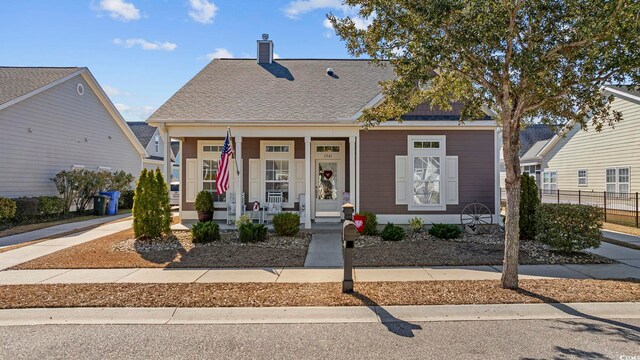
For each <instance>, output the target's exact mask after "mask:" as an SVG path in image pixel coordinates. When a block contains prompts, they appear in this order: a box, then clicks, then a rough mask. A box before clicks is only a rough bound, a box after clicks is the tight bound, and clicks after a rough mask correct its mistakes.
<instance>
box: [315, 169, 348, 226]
mask: <svg viewBox="0 0 640 360" xmlns="http://www.w3.org/2000/svg"><path fill="white" fill-rule="evenodd" d="M315 176H316V217H339V216H340V199H341V197H342V192H341V191H340V189H341V188H342V184H340V170H339V162H338V161H337V160H329V161H327V160H316V174H315Z"/></svg>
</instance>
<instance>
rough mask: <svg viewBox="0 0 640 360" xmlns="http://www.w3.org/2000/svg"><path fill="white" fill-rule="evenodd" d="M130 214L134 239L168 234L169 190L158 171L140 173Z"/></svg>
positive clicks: (169, 215) (169, 222) (169, 218)
mask: <svg viewBox="0 0 640 360" xmlns="http://www.w3.org/2000/svg"><path fill="white" fill-rule="evenodd" d="M132 213H133V232H134V233H135V236H136V238H139V239H144V238H157V237H159V236H161V235H162V234H168V233H169V232H170V224H171V206H170V205H169V190H168V188H167V183H165V181H164V178H163V176H162V172H160V170H158V169H156V171H155V173H154V172H153V171H147V169H143V170H142V172H141V173H140V177H139V178H138V184H137V186H136V191H135V195H134V200H133V211H132Z"/></svg>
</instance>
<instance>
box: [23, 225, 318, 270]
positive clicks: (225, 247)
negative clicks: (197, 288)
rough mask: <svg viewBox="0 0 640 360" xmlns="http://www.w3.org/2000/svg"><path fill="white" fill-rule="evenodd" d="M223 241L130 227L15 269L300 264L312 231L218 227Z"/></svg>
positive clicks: (282, 265) (187, 234)
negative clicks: (248, 237)
mask: <svg viewBox="0 0 640 360" xmlns="http://www.w3.org/2000/svg"><path fill="white" fill-rule="evenodd" d="M221 235H223V239H222V241H219V242H211V243H207V244H194V243H192V242H191V234H190V233H189V232H187V231H176V232H174V235H172V236H169V237H166V238H162V239H152V240H136V239H134V237H133V230H125V231H121V232H119V233H116V234H113V235H110V236H105V237H102V238H100V239H96V240H93V241H89V242H87V243H84V244H80V245H77V246H73V247H70V248H68V249H64V250H61V251H58V252H55V253H53V254H50V255H47V256H43V257H40V258H37V259H34V260H32V261H29V262H26V263H23V264H20V265H17V266H15V267H14V268H13V269H61V268H64V269H82V268H88V269H95V268H132V267H141V268H154V267H156V268H164V267H175V268H208V267H301V266H304V260H305V257H306V255H307V247H308V245H309V240H310V238H311V235H310V234H306V233H303V234H300V235H299V236H297V237H278V236H276V235H274V234H269V236H268V238H267V240H266V241H265V242H262V243H251V244H243V243H240V242H239V241H238V240H237V238H235V235H234V233H231V232H222V233H221Z"/></svg>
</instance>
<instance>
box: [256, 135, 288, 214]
mask: <svg viewBox="0 0 640 360" xmlns="http://www.w3.org/2000/svg"><path fill="white" fill-rule="evenodd" d="M270 145H288V146H289V152H267V151H266V147H267V146H270ZM267 160H288V161H289V178H288V180H287V182H288V183H289V186H288V189H289V199H288V201H287V202H286V203H282V207H283V208H292V207H293V206H294V202H295V199H294V196H295V187H294V185H295V183H294V181H293V179H292V176H293V175H295V170H296V169H295V166H296V164H295V141H293V140H260V168H261V169H260V203H261V204H265V203H266V200H267V199H266V198H265V193H266V192H267V178H266V171H267Z"/></svg>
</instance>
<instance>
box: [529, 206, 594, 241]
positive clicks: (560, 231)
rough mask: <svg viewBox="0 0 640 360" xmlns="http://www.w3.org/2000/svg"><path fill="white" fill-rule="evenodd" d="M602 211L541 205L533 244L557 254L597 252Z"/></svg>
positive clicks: (580, 207) (588, 207)
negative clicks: (548, 247)
mask: <svg viewBox="0 0 640 360" xmlns="http://www.w3.org/2000/svg"><path fill="white" fill-rule="evenodd" d="M603 220H604V212H603V211H602V209H600V208H598V207H595V206H589V205H577V204H541V205H540V207H539V208H538V212H537V216H536V222H537V235H536V240H538V241H540V242H542V243H545V244H547V245H549V246H551V247H553V248H555V249H556V250H558V251H562V252H573V251H580V250H584V249H588V248H592V247H593V248H597V247H599V246H600V242H601V240H602V233H600V229H601V228H602V221H603Z"/></svg>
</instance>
